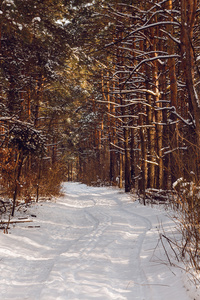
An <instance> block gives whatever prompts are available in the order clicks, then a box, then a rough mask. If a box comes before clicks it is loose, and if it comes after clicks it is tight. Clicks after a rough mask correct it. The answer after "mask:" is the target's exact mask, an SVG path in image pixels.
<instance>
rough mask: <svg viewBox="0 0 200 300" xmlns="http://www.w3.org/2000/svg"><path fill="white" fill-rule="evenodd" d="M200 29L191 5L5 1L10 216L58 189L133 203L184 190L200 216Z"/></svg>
mask: <svg viewBox="0 0 200 300" xmlns="http://www.w3.org/2000/svg"><path fill="white" fill-rule="evenodd" d="M199 19H200V1H197V0H163V1H159V0H151V1H144V0H141V1H134V0H125V1H122V2H121V1H119V0H116V1H115V0H111V1H107V0H102V1H100V0H95V1H89V0H88V1H87V0H80V1H79V0H77V1H76V0H74V1H73V0H71V1H70V0H69V1H65V0H44V1H42V0H37V1H32V0H1V1H0V79H1V80H0V99H1V101H0V137H1V140H0V143H1V147H0V158H1V159H0V186H1V196H2V197H9V198H12V199H13V214H14V207H15V204H16V200H17V198H18V197H19V196H20V197H21V198H23V199H25V200H26V201H29V200H30V199H31V198H32V197H35V198H36V199H37V200H38V198H39V196H40V195H46V196H51V195H53V194H56V193H58V191H59V187H60V183H61V182H62V181H63V180H78V181H80V182H84V183H86V184H94V185H103V184H105V185H115V186H117V185H118V186H119V187H120V188H123V187H124V188H125V192H130V191H132V190H134V191H137V192H138V193H139V194H140V195H146V194H148V193H149V192H153V191H166V192H171V191H172V189H173V188H176V190H177V192H178V193H180V194H181V191H182V188H183V186H184V188H185V187H186V186H187V187H188V189H189V190H188V191H190V193H189V192H188V195H189V194H190V200H188V201H190V203H189V205H192V207H198V191H199V190H198V184H199V176H200V151H199V149H200V100H199V97H200V44H199V33H200V28H199ZM186 194H187V193H186ZM191 195H192V200H191ZM193 196H194V197H193ZM144 199H145V197H144ZM191 201H192V203H191ZM197 211H198V210H197ZM199 218H200V212H199V213H198V219H199Z"/></svg>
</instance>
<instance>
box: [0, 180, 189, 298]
mask: <svg viewBox="0 0 200 300" xmlns="http://www.w3.org/2000/svg"><path fill="white" fill-rule="evenodd" d="M63 190H64V193H65V194H64V196H63V197H61V198H59V199H57V200H56V201H55V202H40V203H38V204H34V205H32V206H31V207H29V208H28V210H27V212H26V213H27V214H29V215H30V216H31V215H32V217H31V218H32V219H33V223H20V224H17V225H16V226H15V227H14V228H11V230H10V234H3V233H1V234H0V244H1V246H0V299H2V300H7V299H12V300H25V299H28V300H75V299H76V300H79V299H84V300H90V299H96V300H97V299H101V300H113V299H118V300H126V299H127V300H136V299H138V300H160V299H162V300H169V299H170V300H177V299H181V300H188V299H189V298H188V296H187V295H186V290H185V288H184V287H183V282H182V279H181V276H180V275H181V273H180V270H179V269H177V268H174V267H173V268H172V267H170V266H169V265H168V264H167V257H166V256H165V254H164V249H163V247H162V245H161V243H158V240H159V224H161V221H162V226H163V228H164V229H165V230H166V231H169V230H170V228H171V227H172V226H173V223H172V221H171V220H170V219H168V218H167V216H166V215H165V213H164V212H163V211H160V210H156V209H152V208H150V207H143V206H141V205H140V204H138V203H133V201H132V199H131V197H130V196H129V195H126V194H124V193H122V192H120V190H118V189H113V188H95V187H87V186H86V185H82V184H78V183H65V184H64V185H63ZM22 214H24V212H23V213H22V212H20V211H18V212H17V214H16V217H17V216H19V215H22ZM34 215H36V216H37V217H36V218H35V217H34ZM30 225H31V226H32V227H30ZM34 226H35V227H34ZM39 226H40V227H39ZM156 246H157V247H156Z"/></svg>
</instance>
